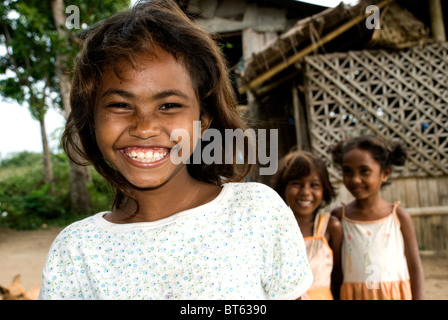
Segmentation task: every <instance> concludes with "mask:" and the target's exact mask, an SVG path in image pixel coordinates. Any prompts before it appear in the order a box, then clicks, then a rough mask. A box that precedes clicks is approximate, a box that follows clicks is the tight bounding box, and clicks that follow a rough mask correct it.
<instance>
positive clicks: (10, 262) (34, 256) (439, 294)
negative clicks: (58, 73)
mask: <svg viewBox="0 0 448 320" xmlns="http://www.w3.org/2000/svg"><path fill="white" fill-rule="evenodd" d="M60 231H61V229H58V228H48V229H45V230H38V231H13V230H9V229H0V284H1V285H2V286H9V284H10V283H11V281H12V279H13V277H14V276H15V275H16V274H18V273H20V274H21V279H22V281H21V283H22V286H23V287H25V288H26V289H30V288H33V287H35V286H39V285H40V279H41V272H42V268H43V266H44V263H45V257H46V255H47V253H48V250H49V248H50V245H51V243H52V242H53V239H54V238H55V237H56V235H57V234H58V233H59V232H60ZM422 262H423V269H424V272H425V290H426V299H428V300H448V256H434V255H422Z"/></svg>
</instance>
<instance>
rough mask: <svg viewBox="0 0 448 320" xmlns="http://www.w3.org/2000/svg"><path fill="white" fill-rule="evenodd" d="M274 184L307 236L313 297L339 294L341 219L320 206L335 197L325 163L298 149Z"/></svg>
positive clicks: (310, 294)
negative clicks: (312, 277)
mask: <svg viewBox="0 0 448 320" xmlns="http://www.w3.org/2000/svg"><path fill="white" fill-rule="evenodd" d="M272 186H273V188H274V189H275V190H276V191H277V192H278V193H279V194H280V196H281V197H282V198H283V199H284V200H285V202H286V203H287V204H288V206H289V207H290V208H291V209H292V211H293V212H294V216H295V218H296V220H297V222H298V224H299V227H300V230H301V232H302V234H303V236H304V239H305V245H306V249H307V255H308V259H309V261H310V265H311V270H312V272H313V276H314V281H313V284H312V285H311V287H310V289H309V290H308V291H307V295H308V297H309V298H310V299H312V300H331V299H338V298H339V289H340V283H341V267H340V248H341V241H342V228H341V223H340V222H339V220H338V219H337V218H335V217H332V216H330V214H329V213H324V212H320V211H319V210H320V209H321V208H323V207H325V206H326V205H328V204H329V203H330V202H331V201H332V199H333V198H334V197H335V191H334V189H333V186H332V185H331V182H330V180H329V177H328V172H327V168H326V166H325V163H324V162H323V161H322V160H321V159H320V158H318V157H317V156H315V155H313V154H311V153H309V152H306V151H294V152H291V153H289V154H288V155H286V156H285V157H284V158H283V159H282V160H281V162H280V165H279V170H278V172H277V174H276V175H275V176H274V177H273V181H272Z"/></svg>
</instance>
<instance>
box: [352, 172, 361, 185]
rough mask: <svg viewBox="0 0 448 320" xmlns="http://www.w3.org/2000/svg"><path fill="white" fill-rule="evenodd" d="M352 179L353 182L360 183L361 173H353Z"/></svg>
mask: <svg viewBox="0 0 448 320" xmlns="http://www.w3.org/2000/svg"><path fill="white" fill-rule="evenodd" d="M350 180H351V182H352V183H360V182H361V177H360V176H359V174H353V175H352V177H351V179H350Z"/></svg>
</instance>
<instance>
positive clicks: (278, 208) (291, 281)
mask: <svg viewBox="0 0 448 320" xmlns="http://www.w3.org/2000/svg"><path fill="white" fill-rule="evenodd" d="M264 194H265V200H266V203H265V204H264V207H265V208H266V209H267V210H266V212H265V214H266V216H265V217H264V218H263V219H265V220H266V221H267V222H268V223H266V226H265V230H266V231H265V237H264V239H265V243H264V245H263V246H264V257H263V259H264V267H263V279H262V281H263V287H264V290H265V293H266V296H267V297H268V298H269V299H297V298H299V297H300V296H301V295H302V294H304V293H305V292H306V291H307V290H308V288H309V287H310V286H311V284H312V282H313V275H312V271H311V269H310V265H309V262H308V257H307V254H306V247H305V242H304V240H303V236H302V233H301V232H300V228H299V226H298V223H297V221H296V219H295V218H294V214H293V213H292V211H291V209H290V208H289V207H288V206H287V205H286V204H285V202H284V201H283V199H281V197H280V196H279V195H278V194H277V193H276V192H275V191H273V190H272V189H271V190H266V191H265V192H264Z"/></svg>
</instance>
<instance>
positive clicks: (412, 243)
mask: <svg viewBox="0 0 448 320" xmlns="http://www.w3.org/2000/svg"><path fill="white" fill-rule="evenodd" d="M397 216H398V218H399V219H400V224H401V233H402V234H403V239H404V248H405V255H406V261H407V264H408V269H409V276H410V278H411V290H412V299H414V300H422V299H424V298H425V285H424V282H425V278H424V273H423V266H422V262H421V259H420V253H419V251H418V243H417V238H416V236H415V229H414V223H413V222H412V219H411V216H410V215H409V214H408V213H407V212H406V211H405V210H404V209H402V208H398V209H397Z"/></svg>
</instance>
